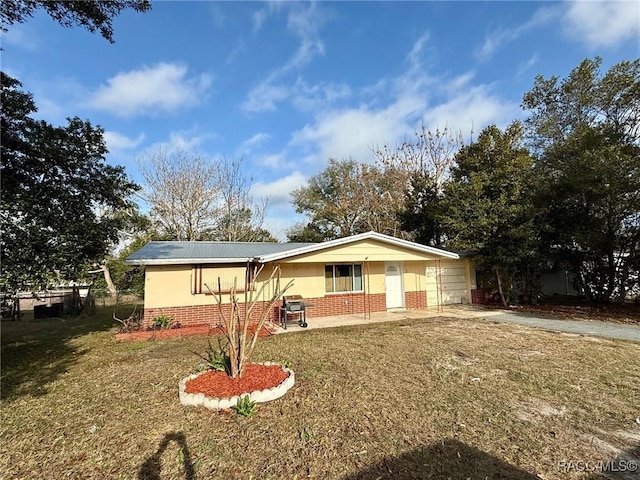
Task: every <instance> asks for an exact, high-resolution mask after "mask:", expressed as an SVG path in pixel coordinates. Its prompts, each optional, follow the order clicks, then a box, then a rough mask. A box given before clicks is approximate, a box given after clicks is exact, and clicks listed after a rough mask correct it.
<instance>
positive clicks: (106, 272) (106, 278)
mask: <svg viewBox="0 0 640 480" xmlns="http://www.w3.org/2000/svg"><path fill="white" fill-rule="evenodd" d="M100 269H101V270H102V273H103V274H104V281H105V282H106V284H107V290H108V291H109V295H111V296H112V297H115V296H116V295H117V294H118V289H117V288H116V286H115V285H114V284H113V279H112V278H111V272H110V271H109V267H107V265H106V264H105V265H101V266H100Z"/></svg>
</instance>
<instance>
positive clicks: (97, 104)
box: [89, 63, 211, 117]
mask: <svg viewBox="0 0 640 480" xmlns="http://www.w3.org/2000/svg"><path fill="white" fill-rule="evenodd" d="M210 84H211V77H210V76H209V75H207V74H200V75H198V76H194V77H187V67H186V66H184V65H179V64H172V63H158V64H156V65H154V66H152V67H143V68H142V69H140V70H131V71H129V72H122V73H119V74H117V75H116V76H115V77H113V78H110V79H109V80H107V84H106V85H102V86H100V87H99V88H98V89H97V90H96V91H95V92H93V94H91V96H90V99H89V105H90V106H92V107H93V108H97V109H100V110H106V111H108V112H111V113H113V114H114V115H119V116H125V117H129V116H134V115H140V114H153V113H156V112H159V111H164V112H171V111H175V110H178V109H180V108H184V107H188V106H192V105H194V104H196V103H197V102H198V101H199V99H200V98H201V96H202V95H204V94H205V91H206V89H207V87H209V85H210Z"/></svg>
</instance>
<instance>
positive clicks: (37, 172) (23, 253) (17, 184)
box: [0, 73, 138, 290]
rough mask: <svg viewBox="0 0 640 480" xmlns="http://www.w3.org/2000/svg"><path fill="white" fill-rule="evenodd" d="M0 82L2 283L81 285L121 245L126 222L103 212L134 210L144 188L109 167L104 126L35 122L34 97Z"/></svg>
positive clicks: (12, 82)
mask: <svg viewBox="0 0 640 480" xmlns="http://www.w3.org/2000/svg"><path fill="white" fill-rule="evenodd" d="M1 75H2V112H1V114H0V116H1V121H2V131H1V141H0V144H1V145H0V148H1V152H2V164H1V172H0V182H1V189H2V197H1V200H0V202H1V205H2V210H1V212H0V221H1V223H2V232H3V234H2V239H1V240H0V246H1V247H2V282H3V284H4V287H5V288H7V289H10V290H14V289H18V288H22V287H25V286H28V285H30V286H37V285H43V284H46V283H47V282H48V280H49V279H51V277H52V276H54V275H57V276H60V277H62V278H65V279H67V280H71V279H75V278H77V276H78V275H79V273H80V272H81V271H82V269H83V268H84V267H85V266H86V264H87V263H94V262H99V261H100V260H101V259H102V258H103V257H104V255H105V254H106V252H107V251H108V249H109V247H110V246H111V244H112V243H113V242H114V241H115V240H116V239H117V236H118V231H119V228H120V226H121V221H120V219H119V218H118V217H117V216H114V215H101V214H100V212H105V211H117V210H120V209H124V208H129V207H130V206H131V203H130V202H129V201H128V200H127V198H128V197H129V196H130V195H131V194H132V193H133V192H134V191H135V190H136V189H137V188H138V187H137V185H135V184H134V183H132V182H131V181H129V180H128V179H127V177H126V175H125V173H124V169H123V168H122V167H113V166H110V165H107V164H106V163H105V154H106V153H107V148H106V146H105V142H104V138H103V134H104V131H103V129H102V128H101V127H94V126H92V125H91V123H90V122H88V121H83V120H80V119H79V118H77V117H75V118H70V119H68V123H67V125H66V126H61V127H54V126H53V125H51V124H49V123H47V122H45V121H41V120H36V119H34V118H33V117H32V114H34V113H35V112H36V106H35V104H34V102H33V97H32V95H31V94H30V93H28V92H24V91H22V90H21V89H20V87H21V86H22V85H21V84H20V82H19V81H17V80H16V79H14V78H11V77H9V76H8V75H5V74H4V73H2V74H1Z"/></svg>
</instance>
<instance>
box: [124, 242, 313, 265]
mask: <svg viewBox="0 0 640 480" xmlns="http://www.w3.org/2000/svg"><path fill="white" fill-rule="evenodd" d="M310 245H313V244H312V243H266V242H264V243H260V242H149V243H147V244H146V245H145V246H144V247H142V248H141V249H140V250H138V251H137V252H135V253H133V254H131V255H129V257H127V260H126V263H127V264H129V265H177V264H190V263H243V262H246V261H247V260H252V259H254V258H259V257H262V256H265V255H273V254H280V253H284V252H286V251H288V250H297V249H299V248H301V247H305V246H310Z"/></svg>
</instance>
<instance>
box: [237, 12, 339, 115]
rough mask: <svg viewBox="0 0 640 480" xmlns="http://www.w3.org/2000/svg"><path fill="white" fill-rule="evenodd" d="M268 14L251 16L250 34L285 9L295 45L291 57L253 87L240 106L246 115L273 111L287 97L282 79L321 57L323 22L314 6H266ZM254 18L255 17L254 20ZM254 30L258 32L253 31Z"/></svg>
mask: <svg viewBox="0 0 640 480" xmlns="http://www.w3.org/2000/svg"><path fill="white" fill-rule="evenodd" d="M269 6H270V8H269V10H268V11H267V10H261V12H263V13H260V14H254V30H257V29H259V28H261V27H262V25H263V24H264V22H265V21H266V17H267V14H268V13H272V12H275V11H279V10H281V9H285V8H286V9H287V28H288V30H289V31H290V32H291V33H293V35H295V36H296V37H297V38H298V41H299V44H298V48H297V49H296V51H295V52H294V53H293V55H292V56H291V57H290V58H289V59H288V60H287V61H286V62H285V63H284V64H283V65H282V66H280V67H278V68H276V69H275V70H274V71H272V72H271V73H270V74H269V75H268V76H267V78H266V79H265V80H264V81H263V82H261V83H259V84H258V85H256V86H255V87H254V88H253V89H251V91H250V92H249V94H248V95H247V99H246V100H245V101H244V102H243V104H242V108H243V110H245V111H247V112H262V111H268V110H274V109H275V108H276V103H278V102H281V101H283V100H285V99H286V98H288V97H289V93H288V90H289V88H290V87H289V86H287V85H283V84H282V83H283V82H282V79H283V78H284V77H285V76H286V75H288V74H289V73H291V72H293V71H296V70H299V69H300V68H302V67H303V66H305V65H306V64H308V63H309V62H310V61H311V60H312V59H313V58H314V57H316V56H318V55H324V44H323V42H322V40H321V39H320V28H321V27H322V25H323V24H324V22H325V20H326V18H325V16H324V14H323V13H322V12H321V11H320V10H319V8H318V5H317V4H316V3H293V2H291V3H284V2H277V3H270V4H269ZM256 15H257V16H256ZM256 27H258V28H256Z"/></svg>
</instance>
